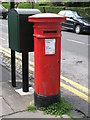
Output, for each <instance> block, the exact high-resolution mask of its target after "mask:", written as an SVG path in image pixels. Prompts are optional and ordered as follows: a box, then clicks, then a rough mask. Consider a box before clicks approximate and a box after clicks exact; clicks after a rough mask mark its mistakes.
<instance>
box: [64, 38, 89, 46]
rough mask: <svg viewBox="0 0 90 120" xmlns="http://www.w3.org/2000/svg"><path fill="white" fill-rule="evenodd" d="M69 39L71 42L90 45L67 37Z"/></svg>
mask: <svg viewBox="0 0 90 120" xmlns="http://www.w3.org/2000/svg"><path fill="white" fill-rule="evenodd" d="M66 40H67V41H70V42H74V43H78V44H82V45H90V44H86V43H84V42H79V41H77V40H71V39H66Z"/></svg>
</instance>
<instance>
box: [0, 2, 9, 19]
mask: <svg viewBox="0 0 90 120" xmlns="http://www.w3.org/2000/svg"><path fill="white" fill-rule="evenodd" d="M7 15H8V9H6V8H4V7H3V6H2V5H1V4H0V16H3V18H4V19H6V17H7Z"/></svg>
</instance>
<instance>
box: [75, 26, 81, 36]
mask: <svg viewBox="0 0 90 120" xmlns="http://www.w3.org/2000/svg"><path fill="white" fill-rule="evenodd" d="M75 33H77V34H79V33H81V26H80V25H76V27H75Z"/></svg>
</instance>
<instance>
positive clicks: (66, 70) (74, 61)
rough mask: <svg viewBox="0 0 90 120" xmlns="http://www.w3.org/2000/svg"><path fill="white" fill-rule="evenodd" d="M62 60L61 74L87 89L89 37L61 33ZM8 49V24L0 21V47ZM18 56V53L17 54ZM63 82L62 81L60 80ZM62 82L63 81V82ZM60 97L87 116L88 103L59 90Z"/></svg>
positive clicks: (31, 56) (32, 58) (66, 32)
mask: <svg viewBox="0 0 90 120" xmlns="http://www.w3.org/2000/svg"><path fill="white" fill-rule="evenodd" d="M61 41H62V46H61V47H62V59H61V74H62V75H63V76H65V77H67V78H69V79H71V80H72V81H74V82H77V83H79V84H80V85H82V86H84V87H86V88H88V87H89V81H88V79H89V78H88V76H89V74H88V73H89V72H88V67H89V61H88V60H89V58H90V56H89V57H88V53H89V52H88V49H89V47H90V35H87V34H80V35H77V34H75V33H73V32H68V31H62V38H61ZM1 44H2V46H3V47H5V48H6V49H8V22H7V20H2V19H0V45H1ZM9 50H10V49H9ZM18 54H19V53H18ZM33 56H34V54H33V53H31V54H30V60H32V61H33V60H34V57H33ZM61 81H63V80H61ZM63 82H64V81H63ZM61 91H62V96H64V97H65V98H66V99H67V100H68V101H70V103H71V104H72V106H73V107H74V108H75V109H78V110H80V111H82V112H83V113H85V114H88V103H87V102H85V101H84V100H82V99H81V98H79V97H77V96H76V95H75V94H72V93H71V92H70V91H67V90H65V89H63V88H61Z"/></svg>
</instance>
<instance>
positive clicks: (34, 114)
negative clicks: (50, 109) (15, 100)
mask: <svg viewBox="0 0 90 120" xmlns="http://www.w3.org/2000/svg"><path fill="white" fill-rule="evenodd" d="M4 118H60V116H58V117H55V115H44V114H43V112H41V111H38V110H36V111H33V112H29V111H25V112H19V113H15V114H12V115H9V116H5V117H4Z"/></svg>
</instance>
